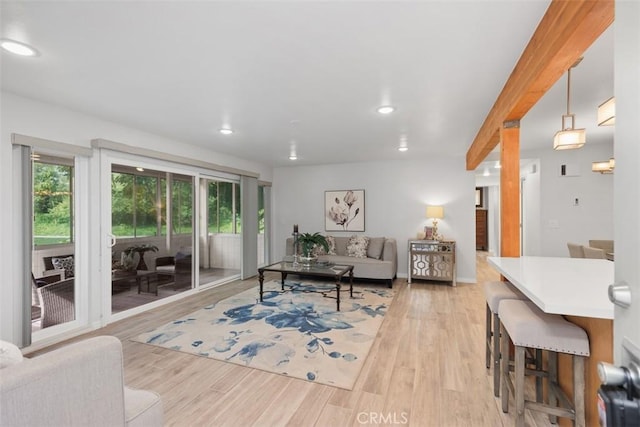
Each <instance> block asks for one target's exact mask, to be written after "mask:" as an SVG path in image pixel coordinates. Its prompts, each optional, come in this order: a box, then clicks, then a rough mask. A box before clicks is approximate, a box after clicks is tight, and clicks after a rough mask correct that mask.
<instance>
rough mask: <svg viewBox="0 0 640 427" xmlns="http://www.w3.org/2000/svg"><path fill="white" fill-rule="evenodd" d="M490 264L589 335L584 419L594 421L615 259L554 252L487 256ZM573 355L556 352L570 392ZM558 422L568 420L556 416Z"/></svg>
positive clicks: (606, 352)
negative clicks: (558, 255)
mask: <svg viewBox="0 0 640 427" xmlns="http://www.w3.org/2000/svg"><path fill="white" fill-rule="evenodd" d="M487 259H488V261H489V264H490V265H491V266H493V267H494V268H495V269H496V270H497V271H498V272H499V273H500V274H502V276H504V277H505V278H506V279H507V280H508V281H509V282H511V283H512V284H513V285H514V286H515V287H517V288H518V289H519V290H520V291H521V292H522V293H524V294H525V295H526V296H527V297H528V298H529V299H531V301H533V302H534V303H535V304H536V305H537V306H538V307H539V308H540V309H542V311H544V312H546V313H553V314H561V315H564V316H565V317H566V318H567V320H569V321H570V322H573V323H575V324H576V325H578V326H580V327H581V328H582V329H584V330H585V331H586V332H587V335H588V336H589V347H590V353H591V355H590V356H589V358H588V360H587V364H586V372H585V376H586V378H585V380H586V384H585V393H586V399H587V401H586V422H587V425H588V426H596V425H598V419H599V418H598V408H597V390H598V387H599V386H600V379H599V378H598V370H597V363H598V362H599V361H603V362H609V363H612V362H613V303H611V302H610V301H609V298H608V296H607V289H608V286H609V285H610V284H611V283H613V281H614V263H613V262H611V261H608V260H602V259H585V258H552V257H520V258H506V257H489V258H487ZM571 366H572V365H571V357H569V356H567V355H564V354H560V355H559V357H558V375H559V382H560V386H561V387H562V388H563V389H564V390H565V391H566V392H567V394H568V395H569V397H570V398H571V396H572V393H571V392H570V390H572V381H573V374H572V368H571ZM559 421H560V425H563V426H564V425H571V423H570V421H569V420H568V419H566V418H560V419H559Z"/></svg>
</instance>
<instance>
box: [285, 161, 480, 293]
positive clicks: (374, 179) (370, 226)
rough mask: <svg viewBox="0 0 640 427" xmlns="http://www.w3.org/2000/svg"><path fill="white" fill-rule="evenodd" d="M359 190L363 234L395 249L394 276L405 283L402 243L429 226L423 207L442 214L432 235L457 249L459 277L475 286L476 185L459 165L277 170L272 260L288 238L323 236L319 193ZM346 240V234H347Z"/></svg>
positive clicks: (402, 163)
mask: <svg viewBox="0 0 640 427" xmlns="http://www.w3.org/2000/svg"><path fill="white" fill-rule="evenodd" d="M356 189H364V190H365V209H366V217H365V228H366V229H365V232H364V233H362V234H365V235H368V236H385V237H393V238H395V239H396V240H397V242H398V275H399V276H401V277H406V275H407V241H408V240H409V239H415V238H416V237H417V234H418V233H419V232H420V231H422V230H423V228H424V226H425V225H430V224H431V220H427V219H426V218H425V210H426V206H427V204H437V205H443V206H444V211H445V212H444V215H445V218H444V219H443V220H440V221H439V222H438V231H439V232H440V233H441V234H443V235H444V236H445V237H446V238H451V239H454V240H456V242H457V254H456V260H457V277H458V280H459V281H461V282H475V277H476V268H475V178H474V173H473V171H466V169H465V159H464V157H455V158H438V159H433V160H432V159H428V160H422V161H417V160H407V161H388V162H372V163H353V164H334V165H323V166H308V167H303V166H299V167H283V168H276V169H275V170H274V174H273V200H274V206H273V212H274V218H275V223H274V234H273V236H274V242H273V252H272V253H273V254H274V259H281V257H282V256H283V255H284V251H285V239H286V238H287V237H289V235H290V234H291V233H292V231H293V224H298V225H299V226H300V232H316V231H319V232H321V233H322V234H335V235H338V234H344V232H343V233H338V232H330V233H326V232H325V231H324V192H325V191H327V190H356ZM347 234H349V232H347Z"/></svg>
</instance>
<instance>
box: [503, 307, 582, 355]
mask: <svg viewBox="0 0 640 427" xmlns="http://www.w3.org/2000/svg"><path fill="white" fill-rule="evenodd" d="M498 317H500V321H501V322H502V324H503V325H504V327H505V329H506V330H507V332H509V337H510V338H511V341H512V342H513V345H516V346H520V347H529V348H539V349H542V350H550V351H555V352H556V353H567V354H577V355H580V356H589V338H588V337H587V333H586V332H585V331H584V329H582V328H581V327H579V326H577V325H575V324H573V323H571V322H569V321H567V320H565V319H564V318H563V317H562V316H560V315H557V314H549V313H545V312H543V311H542V310H540V309H539V308H538V307H537V306H536V305H535V304H534V303H533V302H531V301H514V300H508V301H503V302H502V303H501V304H500V309H499V311H498Z"/></svg>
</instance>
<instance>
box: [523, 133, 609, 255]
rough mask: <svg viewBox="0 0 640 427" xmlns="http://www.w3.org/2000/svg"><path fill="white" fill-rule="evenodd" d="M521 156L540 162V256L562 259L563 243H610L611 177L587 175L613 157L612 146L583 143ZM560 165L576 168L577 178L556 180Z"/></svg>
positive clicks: (560, 177) (565, 247) (565, 244)
mask: <svg viewBox="0 0 640 427" xmlns="http://www.w3.org/2000/svg"><path fill="white" fill-rule="evenodd" d="M525 156H526V157H527V158H538V159H540V233H539V234H540V255H543V256H562V257H565V256H568V255H569V253H568V250H567V242H574V243H578V244H584V245H587V244H588V243H589V239H607V240H609V239H613V175H602V174H599V173H594V172H591V163H592V162H595V161H603V160H608V159H609V158H610V157H613V143H611V144H592V145H589V143H588V142H587V144H585V146H584V147H582V148H580V149H578V150H563V151H554V150H553V149H551V147H549V149H548V150H537V151H535V152H533V151H530V152H526V153H523V154H522V157H525ZM562 164H572V165H576V166H577V167H578V168H579V170H580V172H579V176H572V177H567V176H565V177H563V176H560V172H559V171H560V165H562ZM576 198H577V199H578V205H577V206H576V205H575V204H574V203H575V199H576Z"/></svg>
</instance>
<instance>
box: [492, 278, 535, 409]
mask: <svg viewBox="0 0 640 427" xmlns="http://www.w3.org/2000/svg"><path fill="white" fill-rule="evenodd" d="M484 295H485V298H486V300H487V310H486V311H487V314H486V325H487V326H486V333H485V339H486V344H487V351H486V365H487V369H489V368H490V367H491V355H493V395H494V396H495V397H499V396H500V320H499V318H498V307H499V305H500V301H502V300H505V299H515V300H526V299H527V297H526V296H524V295H523V294H522V293H521V292H520V291H519V290H517V289H516V288H515V287H514V286H513V285H511V284H510V283H508V282H498V281H496V282H486V283H485V284H484Z"/></svg>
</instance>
